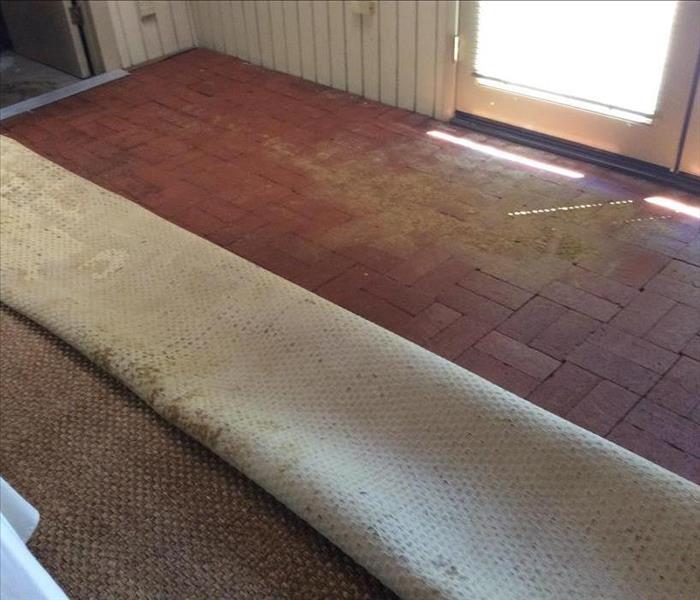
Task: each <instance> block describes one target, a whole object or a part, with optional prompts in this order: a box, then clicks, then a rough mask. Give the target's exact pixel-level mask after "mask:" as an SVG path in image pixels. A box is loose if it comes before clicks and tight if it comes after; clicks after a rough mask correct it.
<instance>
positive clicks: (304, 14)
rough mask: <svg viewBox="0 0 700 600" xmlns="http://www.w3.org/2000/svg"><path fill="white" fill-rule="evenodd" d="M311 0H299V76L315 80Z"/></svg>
mask: <svg viewBox="0 0 700 600" xmlns="http://www.w3.org/2000/svg"><path fill="white" fill-rule="evenodd" d="M312 3H313V0H299V2H298V5H299V43H300V45H301V76H302V77H303V78H304V79H309V80H311V81H316V48H315V47H314V14H313V8H312V6H311V5H312Z"/></svg>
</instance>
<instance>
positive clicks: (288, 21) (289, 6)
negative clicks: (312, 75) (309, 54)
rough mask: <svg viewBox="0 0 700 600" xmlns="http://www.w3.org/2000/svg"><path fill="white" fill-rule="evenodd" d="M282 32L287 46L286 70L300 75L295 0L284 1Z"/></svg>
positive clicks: (297, 9)
mask: <svg viewBox="0 0 700 600" xmlns="http://www.w3.org/2000/svg"><path fill="white" fill-rule="evenodd" d="M284 32H285V34H286V35H285V42H286V46H287V72H288V73H291V74H292V75H296V76H297V77H301V43H300V41H299V5H298V4H297V3H296V2H284Z"/></svg>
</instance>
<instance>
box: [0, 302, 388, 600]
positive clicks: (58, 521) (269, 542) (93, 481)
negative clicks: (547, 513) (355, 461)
mask: <svg viewBox="0 0 700 600" xmlns="http://www.w3.org/2000/svg"><path fill="white" fill-rule="evenodd" d="M0 374H1V375H2V376H1V377H0V415H1V418H0V472H1V473H2V474H3V475H4V477H5V478H7V479H8V481H11V482H12V484H13V485H14V486H16V488H17V489H18V490H20V491H21V492H22V494H24V495H25V496H26V497H27V498H28V499H29V500H30V501H31V502H32V503H33V504H34V505H35V506H37V507H38V508H39V510H40V511H41V521H40V525H39V529H38V531H37V532H36V533H35V535H34V537H33V538H32V540H31V542H30V547H31V549H32V551H33V552H34V553H35V554H36V556H37V557H38V558H39V560H40V561H41V562H42V564H43V565H44V566H45V567H46V568H47V570H48V571H49V572H50V573H51V574H52V575H53V576H54V577H55V578H56V580H57V581H58V582H59V583H60V584H61V585H62V586H63V588H64V590H65V591H66V593H67V594H68V595H69V597H71V598H74V599H75V600H79V599H81V598H105V599H121V598H123V599H125V600H126V599H129V600H132V599H138V598H144V599H145V598H148V599H149V600H150V599H156V598H163V599H165V598H168V599H185V598H186V599H188V600H194V599H199V598H201V599H207V600H212V599H215V598H221V599H224V598H226V599H229V598H230V599H233V598H236V599H250V600H258V599H264V598H270V599H272V598H275V599H278V598H290V599H299V600H301V599H319V600H320V599H330V598H344V599H348V600H350V599H358V600H359V599H367V598H378V599H379V598H385V599H389V598H395V596H394V595H393V594H392V593H391V592H389V591H388V590H387V589H386V588H384V587H383V586H382V585H381V584H380V583H379V582H378V581H376V579H374V578H373V577H372V576H370V575H369V574H368V573H367V572H366V571H365V570H364V569H363V568H362V567H359V566H358V565H356V564H355V563H354V562H353V561H352V560H351V559H349V558H348V557H347V556H345V555H344V554H343V553H342V552H341V551H340V550H338V549H337V548H336V547H335V546H333V545H332V544H331V543H330V542H328V541H327V540H325V539H324V538H323V537H322V536H321V535H319V534H318V533H316V532H315V531H314V530H313V529H312V528H311V527H309V526H308V525H306V523H304V522H303V521H302V520H301V519H299V518H298V517H297V516H296V515H294V514H293V513H291V512H290V511H289V510H288V509H286V508H285V507H284V506H282V505H281V504H280V503H279V502H277V501H276V500H275V499H274V498H272V497H271V496H270V495H269V494H268V493H266V492H265V491H264V490H262V489H260V488H259V487H258V486H257V485H255V484H254V483H253V482H251V481H250V480H249V479H248V478H246V477H245V476H243V475H241V474H240V473H239V472H238V471H236V470H235V469H233V468H232V467H231V466H229V465H227V464H226V463H224V462H223V461H222V460H221V459H219V458H218V457H217V456H215V455H214V454H212V453H211V452H210V451H209V450H207V449H206V448H204V447H203V446H201V445H200V444H199V443H197V442H196V441H194V440H193V439H192V438H190V437H189V436H187V435H185V434H183V433H182V432H181V431H180V430H178V429H176V428H174V427H172V426H171V425H169V424H167V423H166V422H165V421H163V419H161V418H160V417H158V416H157V415H156V414H155V413H154V412H153V411H152V410H151V409H150V408H148V407H147V406H146V405H145V404H144V403H143V402H142V401H141V400H139V399H138V398H137V397H136V396H134V394H133V393H131V392H130V391H129V390H127V389H126V388H125V387H124V386H122V385H121V384H120V383H118V382H117V381H115V380H114V379H113V378H112V377H110V376H109V375H106V374H105V373H104V372H103V371H101V370H100V369H98V368H97V367H95V366H94V365H93V364H92V363H91V362H90V361H88V360H87V359H85V358H84V357H82V356H81V355H80V354H78V352H76V351H75V350H74V349H73V348H71V347H70V346H68V345H67V344H65V343H64V342H62V341H61V340H59V339H57V338H56V337H54V336H53V335H51V334H50V333H48V332H47V331H46V330H44V329H42V328H41V327H39V326H38V325H36V324H34V323H32V322H31V321H29V320H28V319H26V318H24V317H21V316H19V315H18V314H17V313H15V312H14V311H11V310H9V309H8V308H6V307H4V306H0ZM28 600H30V599H28Z"/></svg>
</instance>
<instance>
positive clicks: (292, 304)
mask: <svg viewBox="0 0 700 600" xmlns="http://www.w3.org/2000/svg"><path fill="white" fill-rule="evenodd" d="M1 143H2V146H1V148H0V150H1V151H2V155H3V160H2V165H1V167H2V173H1V178H2V231H1V234H0V243H1V245H2V247H1V248H0V251H1V256H2V279H1V282H2V289H1V292H2V299H3V300H4V301H5V302H6V303H7V304H9V305H10V306H12V307H13V308H14V309H16V310H18V311H20V312H22V313H24V314H25V315H27V316H28V317H30V318H31V319H33V320H35V321H36V322H38V323H40V324H41V325H43V326H44V327H46V328H48V329H49V330H51V331H52V332H54V333H55V334H56V335H58V336H59V337H61V338H63V339H64V340H66V341H67V342H68V343H70V344H71V345H72V346H74V347H75V348H77V349H79V350H80V351H81V352H83V353H84V354H85V355H87V356H88V357H89V358H91V359H92V360H93V361H95V362H96V363H98V364H99V365H101V366H103V367H104V368H105V369H107V370H108V371H109V372H110V373H112V374H113V375H114V376H116V377H117V378H119V379H120V380H121V381H123V382H124V383H125V384H126V385H128V386H129V387H130V388H131V389H132V390H133V391H134V392H135V393H136V394H137V395H138V396H139V397H140V398H142V399H143V400H144V401H145V402H147V403H148V404H150V405H151V406H152V407H153V408H154V409H155V410H156V411H157V412H159V413H160V414H161V415H163V416H164V417H165V418H166V419H168V420H170V421H171V422H172V423H174V424H175V425H177V426H178V427H180V428H182V429H183V430H184V431H186V432H187V433H189V434H190V435H192V436H194V437H195V438H196V439H198V440H199V441H201V442H202V443H203V444H205V445H206V446H208V447H209V448H211V449H212V450H213V451H214V452H216V453H217V454H218V455H219V456H221V457H222V458H224V459H225V460H226V461H228V462H229V463H231V464H232V465H234V466H235V467H236V468H238V469H239V470H240V471H242V472H243V473H245V474H246V475H248V476H249V477H250V478H251V479H253V480H254V481H256V482H257V483H258V484H259V485H261V486H262V487H263V488H265V489H266V490H267V491H268V492H270V493H271V494H272V495H273V496H275V497H276V498H277V499H278V500H280V501H281V502H283V503H284V504H285V505H286V506H287V507H289V508H290V509H291V510H292V511H294V512H295V513H297V514H298V515H299V516H301V517H302V518H303V519H304V520H306V521H307V522H308V523H309V524H311V525H312V526H313V527H314V528H315V529H317V530H318V531H320V532H321V533H322V534H324V535H325V536H326V537H327V538H328V539H330V540H331V541H332V542H334V543H335V544H336V545H338V546H339V547H340V548H341V549H342V550H344V551H345V552H346V553H347V554H348V555H349V556H351V557H352V558H354V559H355V560H356V561H357V562H358V563H359V564H361V565H363V566H364V567H366V568H367V569H368V570H369V571H370V572H371V573H373V574H374V575H376V576H377V577H378V578H379V579H380V580H381V581H382V582H383V583H384V584H386V585H387V586H388V587H389V588H391V589H392V590H393V591H395V592H397V593H398V594H399V595H401V596H403V597H405V598H407V599H410V598H494V599H496V598H497V599H499V600H501V599H507V598H586V599H591V598H606V599H608V598H636V599H637V598H697V597H698V595H699V594H700V582H699V578H698V573H699V572H700V567H699V565H698V560H699V559H700V487H698V486H696V485H694V484H692V483H690V482H689V481H687V480H684V479H682V478H680V477H678V476H676V475H674V474H672V473H669V472H668V471H665V470H664V469H662V468H660V467H658V466H656V465H653V464H651V463H649V462H648V461H646V460H644V459H642V458H640V457H638V456H635V455H633V454H631V453H630V452H627V451H626V450H624V449H622V448H619V447H617V446H615V445H613V444H611V443H609V442H607V441H606V440H604V439H602V438H599V437H597V436H595V435H594V434H592V433H589V432H586V431H584V430H582V429H580V428H578V427H576V426H575V425H573V424H571V423H568V422H566V421H563V420H561V419H559V418H557V417H555V416H554V415H551V414H549V413H547V412H546V411H544V410H541V409H539V408H537V407H535V406H533V405H532V404H530V403H528V402H526V401H524V400H522V399H520V398H518V397H516V396H514V395H513V394H510V393H508V392H506V391H505V390H503V389H501V388H499V387H497V386H495V385H493V384H491V383H489V382H487V381H485V380H484V379H482V378H480V377H478V376H476V375H474V374H472V373H470V372H468V371H465V370H464V369H462V368H460V367H458V366H456V365H454V364H452V363H450V362H448V361H446V360H443V359H441V358H440V357H438V356H435V355H433V354H431V353H430V352H428V351H426V350H424V349H422V348H420V347H418V346H415V345H414V344H411V343H410V342H407V341H406V340H404V339H402V338H400V337H398V336H396V335H394V334H392V333H390V332H388V331H386V330H384V329H382V328H380V327H378V326H376V325H373V324H371V323H369V322H367V321H365V320H363V319H361V318H360V317H357V316H355V315H353V314H351V313H349V312H347V311H345V310H343V309H341V308H340V307H337V306H335V305H333V304H331V303H329V302H326V301H324V300H323V299H321V298H318V297H317V296H314V295H313V294H312V293H310V292H307V291H305V290H303V289H301V288H299V287H297V286H295V285H293V284H291V283H289V282H287V281H285V280H283V279H281V278H279V277H277V276H275V275H273V274H271V273H269V272H267V271H265V270H263V269H260V268H259V267H256V266H255V265H253V264H251V263H249V262H247V261H245V260H243V259H241V258H239V257H237V256H235V255H233V254H231V253H230V252H228V251H226V250H224V249H221V248H218V247H216V246H214V245H213V244H210V243H209V242H207V241H205V240H203V239H201V238H198V237H197V236H195V235H193V234H190V233H188V232H186V231H184V230H181V229H179V228H178V227H176V226H175V225H172V224H171V223H168V222H166V221H164V220H162V219H160V218H158V217H156V216H154V215H152V214H151V213H149V212H148V211H146V210H144V209H142V208H140V207H138V206H136V205H135V204H133V203H131V202H128V201H126V200H125V199H123V198H121V197H120V196H118V195H115V194H112V193H110V192H107V191H106V190H103V189H101V188H99V187H98V186H96V185H94V184H92V183H90V182H88V181H85V180H83V179H81V178H79V177H77V176H76V175H74V174H72V173H70V172H68V171H65V170H64V169H62V168H60V167H59V166H57V165H55V164H52V163H51V162H50V161H48V160H46V159H44V158H42V157H40V156H38V155H36V154H34V153H32V152H30V151H29V150H27V149H26V148H24V147H22V146H21V145H20V144H18V143H16V142H13V141H11V140H9V139H6V138H3V139H2V141H1Z"/></svg>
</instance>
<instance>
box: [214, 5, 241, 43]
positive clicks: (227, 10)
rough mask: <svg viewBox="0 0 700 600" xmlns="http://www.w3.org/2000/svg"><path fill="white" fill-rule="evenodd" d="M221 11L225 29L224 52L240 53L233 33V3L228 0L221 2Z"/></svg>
mask: <svg viewBox="0 0 700 600" xmlns="http://www.w3.org/2000/svg"><path fill="white" fill-rule="evenodd" d="M219 12H220V13H221V28H222V30H223V44H224V53H226V54H238V49H237V48H236V39H235V37H234V35H233V31H234V28H233V4H232V3H231V2H228V1H222V2H220V3H219Z"/></svg>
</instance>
